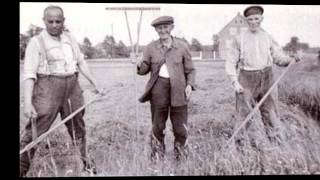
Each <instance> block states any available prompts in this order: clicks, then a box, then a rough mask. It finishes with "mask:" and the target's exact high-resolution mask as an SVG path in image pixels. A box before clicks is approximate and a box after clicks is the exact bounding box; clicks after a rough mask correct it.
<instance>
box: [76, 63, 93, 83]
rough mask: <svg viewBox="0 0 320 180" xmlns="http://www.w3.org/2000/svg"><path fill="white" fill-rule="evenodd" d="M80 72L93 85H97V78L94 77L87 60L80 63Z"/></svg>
mask: <svg viewBox="0 0 320 180" xmlns="http://www.w3.org/2000/svg"><path fill="white" fill-rule="evenodd" d="M78 67H79V70H80V72H81V73H82V74H83V76H84V77H85V78H86V79H87V80H88V81H89V82H90V83H91V84H92V85H93V86H95V87H96V85H97V83H96V81H95V79H94V78H93V76H92V74H91V72H90V70H89V68H88V65H87V63H86V62H82V63H80V64H79V65H78Z"/></svg>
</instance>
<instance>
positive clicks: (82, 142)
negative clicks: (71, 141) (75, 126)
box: [76, 137, 97, 174]
mask: <svg viewBox="0 0 320 180" xmlns="http://www.w3.org/2000/svg"><path fill="white" fill-rule="evenodd" d="M76 145H77V146H78V147H79V151H80V155H81V160H82V162H83V171H86V172H89V173H92V174H97V170H96V166H95V163H94V161H93V160H92V159H88V158H87V146H86V138H85V137H83V138H79V139H78V140H76Z"/></svg>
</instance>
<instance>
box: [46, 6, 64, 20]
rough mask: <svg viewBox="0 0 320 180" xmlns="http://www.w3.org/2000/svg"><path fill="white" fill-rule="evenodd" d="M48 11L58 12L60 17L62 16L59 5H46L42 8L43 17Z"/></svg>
mask: <svg viewBox="0 0 320 180" xmlns="http://www.w3.org/2000/svg"><path fill="white" fill-rule="evenodd" d="M50 13H58V14H60V15H61V16H62V17H64V15H63V9H62V8H61V7H60V6H52V5H51V6H48V7H46V8H45V9H44V11H43V17H44V18H45V17H46V16H48V14H50Z"/></svg>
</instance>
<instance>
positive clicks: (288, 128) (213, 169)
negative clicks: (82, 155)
mask: <svg viewBox="0 0 320 180" xmlns="http://www.w3.org/2000/svg"><path fill="white" fill-rule="evenodd" d="M195 65H196V68H197V76H196V81H197V84H198V89H197V90H196V91H195V92H193V95H192V99H191V102H190V103H189V107H188V112H189V114H188V116H189V119H188V121H189V122H188V130H189V131H188V137H189V138H188V146H189V150H190V153H189V156H188V159H186V160H182V161H181V162H180V163H177V162H176V161H175V160H174V158H173V138H174V137H173V133H172V127H171V124H170V121H168V123H167V128H166V130H165V133H166V138H165V143H166V148H167V149H166V155H165V159H164V160H163V161H160V162H156V163H152V162H151V161H150V160H149V154H150V146H149V139H150V137H149V135H150V130H151V117H150V116H151V115H150V109H149V108H150V107H149V104H148V103H145V104H140V103H138V104H137V101H136V94H135V83H134V82H135V80H134V76H133V68H132V65H130V64H103V65H102V66H100V65H99V64H98V63H97V64H95V63H92V64H90V66H91V68H92V70H93V73H94V75H95V76H96V77H97V79H98V82H99V83H101V84H102V86H103V87H105V88H107V89H108V90H110V92H109V93H107V95H106V96H104V97H103V98H101V99H99V100H98V101H96V102H95V103H94V104H92V105H91V106H89V107H88V108H87V110H86V115H85V119H86V123H87V138H88V140H87V144H88V155H89V157H91V158H92V159H94V160H95V163H96V165H97V170H98V174H97V176H172V175H174V176H176V175H182V176H187V175H188V176H193V175H260V174H320V154H319V153H318V152H319V149H320V142H319V139H320V131H319V128H320V127H319V125H318V124H317V121H315V120H314V119H313V118H311V117H310V116H307V115H306V114H305V113H304V112H303V111H302V110H301V109H300V108H299V107H298V106H292V105H286V104H285V103H283V102H279V104H278V105H279V109H280V110H279V112H280V113H281V119H280V123H281V132H282V133H283V136H284V141H283V143H282V144H281V145H280V146H279V145H274V144H271V143H270V142H269V141H268V140H267V137H266V136H265V134H264V130H263V125H262V122H261V120H260V118H259V114H257V116H255V117H254V120H253V121H254V122H255V127H256V129H257V132H258V134H259V137H258V139H257V141H258V142H259V143H262V144H264V146H265V147H266V148H265V150H264V151H263V152H258V151H256V150H254V149H252V148H251V146H250V145H249V141H248V140H247V139H246V138H245V134H246V132H245V131H242V132H241V133H240V134H239V136H243V137H244V138H245V139H246V140H245V143H244V146H243V147H242V150H241V152H240V151H239V150H238V148H237V147H236V146H235V144H234V143H232V144H231V146H230V147H229V148H226V149H222V147H223V146H224V145H225V143H226V142H227V140H228V139H229V138H230V137H231V135H232V133H233V132H234V130H235V128H236V126H237V125H238V124H239V123H240V122H237V120H236V119H235V118H234V117H233V116H234V111H235V109H234V106H235V105H234V104H235V97H234V92H233V90H232V88H231V85H230V82H229V80H228V78H227V76H226V74H225V72H224V69H223V62H219V63H208V62H207V63H200V62H199V63H196V64H195ZM147 78H148V77H138V78H137V86H138V95H140V94H141V93H142V92H143V89H144V85H145V83H146V81H147ZM80 80H81V84H82V85H83V89H88V88H90V86H89V84H88V82H86V81H85V80H84V79H83V78H82V77H81V79H80ZM279 92H280V91H279ZM84 95H85V98H86V99H89V98H90V97H91V96H92V94H91V93H90V92H88V91H84ZM22 100H23V99H22ZM136 104H137V105H138V110H139V112H138V119H136V114H135V106H136ZM20 121H21V123H20V124H21V127H23V126H24V124H25V122H26V120H25V119H24V117H23V116H22V114H21V115H20ZM48 142H49V143H50V148H49V146H48ZM70 144H71V140H70V137H69V136H68V134H67V131H66V128H62V127H61V128H60V129H58V130H57V131H56V132H54V133H53V134H51V135H50V136H49V137H48V138H47V140H45V141H43V142H42V143H40V145H39V149H38V151H37V153H36V156H35V159H34V161H33V164H32V167H31V169H30V172H29V174H28V176H33V177H34V176H36V177H38V176H41V177H43V176H49V177H54V176H90V174H88V173H83V172H82V171H81V169H82V164H81V162H80V159H79V153H78V151H77V148H75V147H72V146H71V145H70Z"/></svg>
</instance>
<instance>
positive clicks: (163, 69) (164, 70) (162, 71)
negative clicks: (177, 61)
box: [159, 41, 172, 78]
mask: <svg viewBox="0 0 320 180" xmlns="http://www.w3.org/2000/svg"><path fill="white" fill-rule="evenodd" d="M171 44H172V41H170V43H168V44H164V43H162V45H163V46H165V47H167V48H169V47H170V46H171ZM159 76H160V77H164V78H170V76H169V72H168V67H167V65H166V63H164V64H162V66H161V67H160V71H159Z"/></svg>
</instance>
